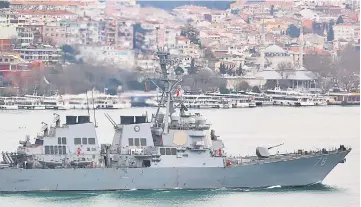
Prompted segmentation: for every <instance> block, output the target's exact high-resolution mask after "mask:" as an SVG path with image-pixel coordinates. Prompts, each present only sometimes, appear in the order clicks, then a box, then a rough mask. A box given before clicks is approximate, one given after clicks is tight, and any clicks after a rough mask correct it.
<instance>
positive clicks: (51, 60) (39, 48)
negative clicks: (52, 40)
mask: <svg viewBox="0 0 361 207" xmlns="http://www.w3.org/2000/svg"><path fill="white" fill-rule="evenodd" d="M14 51H15V52H18V53H20V57H21V58H22V59H24V60H25V61H36V60H41V61H42V62H44V63H45V64H56V63H58V62H59V60H60V56H61V55H60V52H61V50H60V49H58V48H55V47H53V46H50V45H27V46H22V47H20V48H15V49H14Z"/></svg>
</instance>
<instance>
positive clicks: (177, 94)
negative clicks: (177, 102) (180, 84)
mask: <svg viewBox="0 0 361 207" xmlns="http://www.w3.org/2000/svg"><path fill="white" fill-rule="evenodd" d="M176 96H177V97H178V96H180V88H178V89H177V92H176Z"/></svg>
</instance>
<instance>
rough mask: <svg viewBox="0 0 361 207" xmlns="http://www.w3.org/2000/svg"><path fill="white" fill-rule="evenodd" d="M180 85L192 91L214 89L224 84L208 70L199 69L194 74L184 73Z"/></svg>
mask: <svg viewBox="0 0 361 207" xmlns="http://www.w3.org/2000/svg"><path fill="white" fill-rule="evenodd" d="M181 85H182V86H184V87H186V88H189V89H190V90H192V91H195V90H202V91H214V90H216V89H218V88H219V87H220V86H221V85H224V80H222V79H221V78H219V76H217V75H215V74H214V73H212V71H210V70H200V71H199V73H197V74H195V75H185V76H184V77H183V79H182V83H181Z"/></svg>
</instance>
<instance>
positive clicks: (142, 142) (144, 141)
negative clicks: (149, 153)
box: [140, 138, 147, 146]
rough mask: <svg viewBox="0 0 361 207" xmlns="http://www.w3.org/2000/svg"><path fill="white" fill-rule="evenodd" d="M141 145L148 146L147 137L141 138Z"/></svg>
mask: <svg viewBox="0 0 361 207" xmlns="http://www.w3.org/2000/svg"><path fill="white" fill-rule="evenodd" d="M140 146H147V139H146V138H141V139H140Z"/></svg>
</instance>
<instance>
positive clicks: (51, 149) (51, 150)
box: [49, 146, 54, 155]
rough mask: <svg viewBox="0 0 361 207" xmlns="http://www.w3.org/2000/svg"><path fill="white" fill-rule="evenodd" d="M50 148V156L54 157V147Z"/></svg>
mask: <svg viewBox="0 0 361 207" xmlns="http://www.w3.org/2000/svg"><path fill="white" fill-rule="evenodd" d="M49 148H50V154H51V155H53V154H54V147H53V146H49Z"/></svg>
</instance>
